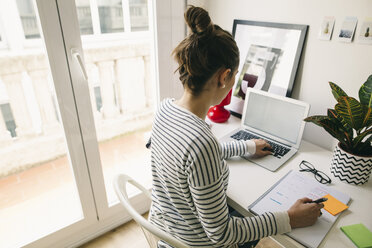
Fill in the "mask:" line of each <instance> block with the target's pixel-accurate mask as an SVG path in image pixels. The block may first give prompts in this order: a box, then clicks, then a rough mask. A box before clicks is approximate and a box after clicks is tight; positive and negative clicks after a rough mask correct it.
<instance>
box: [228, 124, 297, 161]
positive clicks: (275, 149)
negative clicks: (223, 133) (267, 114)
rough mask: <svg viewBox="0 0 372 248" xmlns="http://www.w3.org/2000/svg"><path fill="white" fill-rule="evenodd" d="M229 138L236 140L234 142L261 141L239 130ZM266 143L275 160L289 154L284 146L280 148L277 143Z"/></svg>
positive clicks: (257, 137) (255, 136)
mask: <svg viewBox="0 0 372 248" xmlns="http://www.w3.org/2000/svg"><path fill="white" fill-rule="evenodd" d="M231 138H233V139H236V140H250V139H262V138H261V137H259V136H257V135H254V134H252V133H250V132H247V131H244V130H240V131H239V132H237V133H235V134H233V135H232V136H231ZM266 141H267V143H269V144H270V145H271V148H272V155H273V156H274V157H277V158H281V157H283V156H284V155H285V154H287V153H288V152H289V150H290V149H289V148H287V147H285V146H281V145H279V144H277V143H274V142H271V141H269V140H266Z"/></svg>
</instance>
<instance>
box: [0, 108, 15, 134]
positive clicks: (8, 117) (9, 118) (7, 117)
mask: <svg viewBox="0 0 372 248" xmlns="http://www.w3.org/2000/svg"><path fill="white" fill-rule="evenodd" d="M0 109H1V113H2V115H3V119H4V122H5V126H6V129H8V131H9V132H10V135H11V136H12V137H16V136H17V134H16V124H15V121H14V118H13V114H12V110H11V109H10V104H9V103H3V104H0Z"/></svg>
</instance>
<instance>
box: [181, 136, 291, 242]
mask: <svg viewBox="0 0 372 248" xmlns="http://www.w3.org/2000/svg"><path fill="white" fill-rule="evenodd" d="M237 144H238V147H239V149H241V151H242V150H244V149H246V148H243V144H242V142H238V143H237ZM214 145H215V144H214V143H210V144H195V147H194V149H193V150H194V151H197V152H195V153H194V154H190V156H192V158H190V160H192V161H193V163H192V164H191V165H190V167H189V175H188V181H189V185H190V192H191V197H192V199H193V202H194V204H195V207H196V209H197V213H198V215H199V216H198V217H199V220H200V223H201V225H202V226H203V229H204V231H205V233H206V235H207V236H208V238H209V239H210V240H211V241H212V242H213V243H215V244H216V245H221V246H222V245H224V246H226V245H233V244H241V243H245V242H248V241H252V240H257V239H260V238H262V237H266V236H270V235H275V234H279V233H284V232H288V231H290V225H289V217H288V214H287V213H286V212H278V213H265V214H263V215H260V216H255V217H250V218H238V217H232V216H230V215H229V211H228V207H227V196H226V192H225V190H224V188H225V187H224V185H223V181H224V180H223V174H222V172H221V169H220V167H221V166H220V161H222V160H221V157H220V154H219V153H212V154H213V156H211V155H209V156H206V154H207V153H209V152H210V151H213V150H215V149H216V147H213V146H214ZM239 145H240V146H239ZM216 146H217V145H216ZM244 146H245V145H244ZM241 151H240V152H241ZM237 153H238V154H240V153H239V152H237Z"/></svg>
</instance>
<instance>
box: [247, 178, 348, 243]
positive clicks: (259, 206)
mask: <svg viewBox="0 0 372 248" xmlns="http://www.w3.org/2000/svg"><path fill="white" fill-rule="evenodd" d="M327 194H331V195H332V196H334V197H335V198H337V199H338V200H339V201H341V202H343V203H345V204H347V203H348V202H349V201H350V197H349V196H348V195H345V194H343V193H341V192H340V191H337V190H334V189H331V188H330V187H328V186H325V185H323V184H320V183H319V182H318V181H316V180H315V178H311V177H308V176H306V175H303V174H302V173H300V172H297V171H291V172H289V173H288V174H287V175H286V176H285V177H284V178H283V179H282V180H281V181H280V182H279V183H278V184H277V185H276V186H275V187H273V188H272V189H271V190H270V191H269V192H267V193H266V194H265V195H264V196H263V197H262V198H261V199H259V200H257V201H256V202H255V203H253V204H252V206H250V210H251V211H252V212H254V213H256V214H263V213H265V212H277V211H287V210H288V209H289V208H290V207H291V206H292V205H293V204H294V203H295V201H296V200H297V199H300V198H303V197H308V198H311V199H313V200H316V199H318V198H321V197H323V196H325V195H327ZM322 213H323V214H322V216H321V217H319V219H318V221H317V222H316V224H314V225H313V226H310V227H305V228H297V229H293V231H292V232H290V233H288V235H289V236H290V237H292V238H294V239H296V240H297V241H298V242H300V243H302V244H304V245H306V246H310V247H314V248H315V247H318V245H319V244H320V242H321V241H322V240H323V238H324V237H325V235H326V234H327V233H328V231H329V230H330V228H331V227H332V225H333V223H334V222H335V221H336V219H337V218H338V216H339V215H340V214H338V215H336V216H333V215H331V214H330V213H328V212H327V211H325V210H324V209H322Z"/></svg>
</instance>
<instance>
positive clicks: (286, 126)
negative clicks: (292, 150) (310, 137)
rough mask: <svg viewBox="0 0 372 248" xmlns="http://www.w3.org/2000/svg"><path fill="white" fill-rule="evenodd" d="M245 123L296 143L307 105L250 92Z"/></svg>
mask: <svg viewBox="0 0 372 248" xmlns="http://www.w3.org/2000/svg"><path fill="white" fill-rule="evenodd" d="M246 100H248V103H246V104H247V106H246V112H245V119H244V125H246V126H250V127H253V128H255V129H257V130H260V131H262V132H265V133H268V134H271V135H273V136H276V137H279V138H281V139H284V140H286V141H289V142H291V143H293V144H296V142H297V138H298V135H299V133H300V129H301V125H302V120H303V118H304V113H305V111H306V107H305V106H301V105H297V104H295V103H291V102H286V101H282V100H280V99H275V98H271V97H268V96H265V95H261V94H257V93H255V92H253V91H252V92H250V94H249V97H248V99H246Z"/></svg>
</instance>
